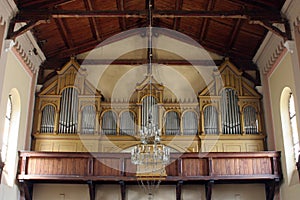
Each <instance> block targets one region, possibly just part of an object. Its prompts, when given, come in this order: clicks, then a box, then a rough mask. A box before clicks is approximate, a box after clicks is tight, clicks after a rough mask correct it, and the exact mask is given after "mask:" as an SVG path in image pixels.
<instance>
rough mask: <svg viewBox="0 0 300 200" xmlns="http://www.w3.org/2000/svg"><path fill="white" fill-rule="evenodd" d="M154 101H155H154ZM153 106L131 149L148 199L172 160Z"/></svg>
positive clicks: (150, 4)
mask: <svg viewBox="0 0 300 200" xmlns="http://www.w3.org/2000/svg"><path fill="white" fill-rule="evenodd" d="M146 2H147V3H148V4H147V6H148V20H149V27H148V29H147V30H148V31H147V32H148V51H147V56H148V57H147V59H148V66H147V77H148V78H149V87H150V90H149V91H150V94H149V95H150V96H151V94H152V82H151V81H152V11H153V0H147V1H146ZM152 103H153V102H152ZM152 114H153V107H152V106H150V109H147V115H146V116H147V118H148V119H147V120H146V123H145V124H143V125H142V129H141V130H140V132H139V139H140V144H138V145H137V146H135V147H134V148H133V149H132V151H131V162H132V163H133V164H135V165H137V173H136V176H137V179H138V181H139V184H140V186H141V187H142V188H143V190H144V192H145V193H146V194H147V195H148V199H149V200H150V199H153V195H154V193H155V191H156V190H157V189H158V187H159V185H160V182H161V181H162V180H163V179H164V178H165V177H166V176H167V174H166V170H165V166H166V165H167V164H168V163H169V162H170V148H168V147H167V146H165V145H163V144H161V143H160V141H161V138H160V137H161V130H160V129H159V127H158V125H157V124H156V123H155V121H156V120H153V117H152Z"/></svg>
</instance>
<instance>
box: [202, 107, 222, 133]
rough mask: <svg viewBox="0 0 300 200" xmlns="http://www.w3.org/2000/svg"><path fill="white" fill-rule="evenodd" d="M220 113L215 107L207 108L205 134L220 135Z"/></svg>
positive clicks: (205, 112) (205, 110)
mask: <svg viewBox="0 0 300 200" xmlns="http://www.w3.org/2000/svg"><path fill="white" fill-rule="evenodd" d="M218 124H219V120H218V111H217V109H216V107H214V106H207V107H205V109H204V133H205V134H218V133H219V125H218Z"/></svg>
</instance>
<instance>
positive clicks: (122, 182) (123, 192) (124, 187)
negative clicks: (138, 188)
mask: <svg viewBox="0 0 300 200" xmlns="http://www.w3.org/2000/svg"><path fill="white" fill-rule="evenodd" d="M119 184H120V187H121V200H126V184H125V182H124V181H120V182H119Z"/></svg>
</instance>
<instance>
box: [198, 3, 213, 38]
mask: <svg viewBox="0 0 300 200" xmlns="http://www.w3.org/2000/svg"><path fill="white" fill-rule="evenodd" d="M207 1H208V2H207V7H206V10H207V11H210V10H211V9H212V8H213V7H214V4H215V2H214V0H207ZM207 26H208V19H207V18H205V19H204V21H203V24H202V29H201V32H200V37H199V38H200V43H201V42H202V41H203V40H204V36H205V32H206V30H207Z"/></svg>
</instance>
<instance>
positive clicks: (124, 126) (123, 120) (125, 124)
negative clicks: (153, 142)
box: [120, 111, 135, 135]
mask: <svg viewBox="0 0 300 200" xmlns="http://www.w3.org/2000/svg"><path fill="white" fill-rule="evenodd" d="M120 134H121V135H135V117H134V114H133V113H132V112H130V111H125V112H123V113H122V114H121V116H120Z"/></svg>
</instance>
